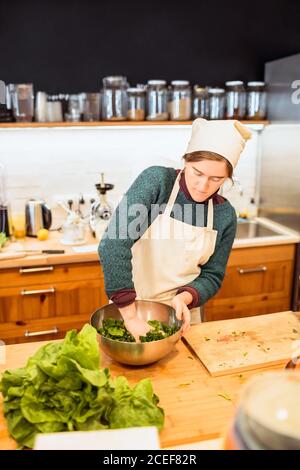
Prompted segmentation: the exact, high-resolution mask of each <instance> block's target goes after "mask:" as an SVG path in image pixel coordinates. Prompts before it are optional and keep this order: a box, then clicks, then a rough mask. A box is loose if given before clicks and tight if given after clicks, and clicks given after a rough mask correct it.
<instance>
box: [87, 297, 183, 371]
mask: <svg viewBox="0 0 300 470" xmlns="http://www.w3.org/2000/svg"><path fill="white" fill-rule="evenodd" d="M135 304H136V308H137V315H138V317H140V318H143V319H144V320H146V321H148V320H159V321H161V322H164V323H167V324H168V325H169V326H174V325H176V326H178V327H179V328H180V327H181V324H182V322H181V321H180V320H177V318H176V315H175V310H174V309H173V308H172V307H169V306H168V305H165V304H162V303H159V302H151V301H148V300H136V301H135ZM107 318H114V319H116V320H122V316H121V314H120V312H119V310H118V308H117V307H116V306H115V304H108V305H104V306H103V307H101V308H99V309H97V310H96V311H95V312H94V313H93V314H92V316H91V319H90V323H91V325H92V326H93V327H94V328H96V329H97V330H98V329H99V328H101V327H102V321H103V320H105V319H107ZM179 338H180V333H179V331H177V332H176V333H175V334H174V335H172V336H169V337H167V338H164V339H161V340H158V341H151V342H149V343H127V342H124V341H116V340H113V339H110V338H105V337H104V336H101V335H100V334H98V341H99V344H100V346H101V348H102V349H103V351H104V352H105V353H106V354H107V355H108V356H110V357H111V358H112V359H114V360H115V361H118V362H121V363H123V364H130V365H135V366H140V365H145V364H151V363H152V362H156V361H158V360H159V359H162V358H163V357H165V356H166V355H167V354H169V353H170V352H171V351H172V349H173V348H174V346H175V344H176V343H177V341H178V340H179Z"/></svg>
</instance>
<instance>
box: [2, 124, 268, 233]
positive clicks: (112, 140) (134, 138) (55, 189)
mask: <svg viewBox="0 0 300 470" xmlns="http://www.w3.org/2000/svg"><path fill="white" fill-rule="evenodd" d="M255 127H256V126H250V128H251V130H252V131H253V138H252V139H251V140H250V141H249V142H248V144H247V147H246V149H245V151H244V152H243V154H242V156H241V159H240V162H239V164H238V167H237V169H236V172H235V176H237V177H238V179H239V181H240V183H241V185H242V187H243V196H241V195H240V194H239V190H238V186H237V185H235V186H234V187H233V188H232V189H231V190H229V191H227V190H224V192H223V194H224V196H226V197H227V198H228V199H229V200H230V201H231V202H232V204H233V205H234V206H235V208H236V209H237V210H242V209H244V208H247V207H248V206H249V201H250V198H251V197H253V196H255V193H256V187H255V186H256V174H257V161H258V147H259V138H258V132H257V131H256V130H254V129H255ZM257 129H259V126H257ZM190 132H191V126H187V125H182V126H181V125H180V126H168V125H167V126H145V127H144V126H137V127H132V126H128V127H127V126H126V127H80V128H78V127H74V128H63V127H62V128H23V129H22V128H15V129H3V128H2V129H1V130H0V163H3V164H4V166H5V170H6V183H7V198H8V200H9V201H10V202H12V203H13V202H14V201H23V200H24V201H25V200H26V199H29V198H42V199H44V200H45V201H46V202H47V203H48V205H49V206H50V207H51V208H52V209H53V214H54V222H53V225H55V224H57V225H59V224H60V223H61V221H62V219H63V218H64V217H65V214H64V212H63V210H62V209H61V208H60V207H59V206H58V205H57V199H58V196H64V197H66V196H68V195H71V196H72V195H75V196H77V197H79V194H80V193H82V194H83V196H84V198H86V199H87V200H89V199H90V197H92V196H93V195H96V190H95V186H94V185H95V183H98V182H99V181H100V173H101V172H104V174H105V181H106V182H108V183H112V184H114V186H115V188H114V189H113V190H112V191H110V192H109V193H108V194H107V197H108V199H109V201H110V202H111V203H112V204H113V205H114V206H115V205H116V204H117V203H118V201H119V200H120V198H121V197H122V195H123V194H124V192H125V191H126V190H127V188H128V187H129V186H130V184H131V183H132V182H133V180H134V179H135V177H136V176H137V175H138V174H139V173H140V172H141V171H142V170H143V169H144V168H147V167H148V166H151V165H164V166H172V167H174V168H181V167H182V160H181V157H182V155H183V154H184V152H185V149H186V146H187V143H188V140H189V137H190ZM85 210H86V209H85Z"/></svg>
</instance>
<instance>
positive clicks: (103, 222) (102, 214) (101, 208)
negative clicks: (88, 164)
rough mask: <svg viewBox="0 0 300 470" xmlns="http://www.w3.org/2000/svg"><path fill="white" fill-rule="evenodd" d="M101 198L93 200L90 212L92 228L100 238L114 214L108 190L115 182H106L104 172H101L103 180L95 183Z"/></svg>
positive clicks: (94, 233) (95, 235)
mask: <svg viewBox="0 0 300 470" xmlns="http://www.w3.org/2000/svg"><path fill="white" fill-rule="evenodd" d="M95 187H96V189H97V192H98V195H99V198H97V199H96V200H95V201H93V202H92V206H91V213H90V228H91V231H92V234H93V236H94V237H96V238H97V239H99V240H100V238H101V236H102V234H103V232H104V230H105V228H106V226H107V223H108V221H109V219H110V218H111V216H112V214H113V208H112V206H111V204H109V203H108V202H107V199H106V192H107V191H110V190H111V189H113V188H114V185H113V184H110V183H105V182H104V173H101V182H100V183H97V184H95Z"/></svg>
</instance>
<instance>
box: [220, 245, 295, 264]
mask: <svg viewBox="0 0 300 470" xmlns="http://www.w3.org/2000/svg"><path fill="white" fill-rule="evenodd" d="M294 259H295V245H294V244H293V245H274V246H259V247H251V248H236V249H234V250H232V251H231V253H230V256H229V260H228V265H227V266H228V267H230V266H239V265H241V264H243V263H252V264H262V263H268V262H273V261H293V262H294Z"/></svg>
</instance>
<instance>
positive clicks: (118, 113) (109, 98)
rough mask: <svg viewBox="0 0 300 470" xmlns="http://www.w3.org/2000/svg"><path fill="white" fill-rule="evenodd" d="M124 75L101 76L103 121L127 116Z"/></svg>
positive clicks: (124, 118) (125, 80) (126, 86)
mask: <svg viewBox="0 0 300 470" xmlns="http://www.w3.org/2000/svg"><path fill="white" fill-rule="evenodd" d="M127 88H128V83H127V79H126V77H122V76H112V77H105V78H103V89H102V118H103V119H104V120H105V121H124V120H126V118H127Z"/></svg>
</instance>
